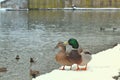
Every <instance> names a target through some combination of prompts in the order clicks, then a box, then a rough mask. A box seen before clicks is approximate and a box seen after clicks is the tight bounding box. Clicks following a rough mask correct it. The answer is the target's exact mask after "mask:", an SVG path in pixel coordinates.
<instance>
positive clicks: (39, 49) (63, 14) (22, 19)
mask: <svg viewBox="0 0 120 80" xmlns="http://www.w3.org/2000/svg"><path fill="white" fill-rule="evenodd" d="M0 18H1V19H0V20H1V21H0V67H6V68H7V69H8V71H7V72H6V73H0V80H8V78H9V80H13V79H14V80H30V76H29V70H30V69H32V70H39V71H40V73H41V74H42V73H46V72H49V71H51V70H52V69H56V68H58V67H59V65H58V63H56V62H55V60H54V56H55V54H56V51H54V47H55V45H56V43H57V42H58V41H66V40H68V39H69V38H71V37H73V38H77V39H78V41H79V43H80V45H81V47H82V48H84V49H88V50H90V51H91V52H92V53H96V52H98V51H100V50H103V49H106V48H107V47H108V46H111V45H113V44H115V43H117V42H119V39H120V37H119V34H120V12H119V11H62V10H60V11H55V10H53V11H52V10H48V11H29V12H25V11H23V12H22V11H21V12H16V11H15V12H14V11H13V12H9V11H8V12H0ZM16 55H19V56H20V60H19V61H16V59H15V57H16ZM30 58H33V59H34V60H35V63H32V64H30V62H29V61H30Z"/></svg>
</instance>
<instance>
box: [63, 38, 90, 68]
mask: <svg viewBox="0 0 120 80" xmlns="http://www.w3.org/2000/svg"><path fill="white" fill-rule="evenodd" d="M64 44H65V45H70V46H72V50H71V51H70V52H69V59H70V61H71V62H72V63H75V64H77V70H87V64H88V63H89V61H90V60H91V59H92V56H91V53H90V52H88V51H83V49H82V48H79V43H78V41H77V40H76V39H74V38H71V39H69V40H68V41H67V42H64ZM79 66H85V67H84V68H80V67H79Z"/></svg>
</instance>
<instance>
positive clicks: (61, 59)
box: [55, 42, 73, 70]
mask: <svg viewBox="0 0 120 80" xmlns="http://www.w3.org/2000/svg"><path fill="white" fill-rule="evenodd" d="M56 48H59V49H60V51H59V52H58V53H57V54H56V56H55V59H56V61H57V62H58V63H59V64H60V65H62V66H63V67H62V68H61V70H64V69H65V66H72V64H73V62H71V61H70V59H69V55H68V53H67V52H66V46H65V45H64V44H63V42H59V43H58V44H57V46H56Z"/></svg>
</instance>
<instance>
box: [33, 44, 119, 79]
mask: <svg viewBox="0 0 120 80" xmlns="http://www.w3.org/2000/svg"><path fill="white" fill-rule="evenodd" d="M119 61H120V44H118V45H117V46H115V47H114V48H111V49H108V50H105V51H102V52H99V53H97V54H94V55H93V56H92V60H91V62H90V63H89V64H88V70H87V71H74V70H64V71H63V70H58V69H56V70H53V71H51V72H50V73H46V74H43V75H40V76H38V77H37V78H34V79H32V80H61V79H62V80H115V79H113V78H112V77H113V76H116V75H118V72H119V71H120V63H119ZM73 67H74V66H73Z"/></svg>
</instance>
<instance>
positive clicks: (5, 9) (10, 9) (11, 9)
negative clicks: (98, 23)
mask: <svg viewBox="0 0 120 80" xmlns="http://www.w3.org/2000/svg"><path fill="white" fill-rule="evenodd" d="M28 10H120V8H46V9H43V8H39V9H13V8H0V11H28Z"/></svg>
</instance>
